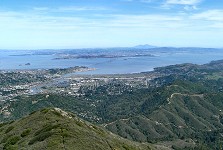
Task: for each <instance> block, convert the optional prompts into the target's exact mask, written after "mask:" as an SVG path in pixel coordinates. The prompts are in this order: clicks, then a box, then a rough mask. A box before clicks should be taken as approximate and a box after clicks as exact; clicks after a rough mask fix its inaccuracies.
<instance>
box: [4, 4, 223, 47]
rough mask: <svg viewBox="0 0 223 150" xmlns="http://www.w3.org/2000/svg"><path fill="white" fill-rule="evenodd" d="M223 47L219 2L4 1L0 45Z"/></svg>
mask: <svg viewBox="0 0 223 150" xmlns="http://www.w3.org/2000/svg"><path fill="white" fill-rule="evenodd" d="M141 44H149V45H154V46H174V47H216V48H220V47H221V48H223V2H222V1H220V0H212V1H211V0H112V1H111V0H79V1H78V0H38V1H37V0H22V1H18V0H1V1H0V49H66V48H100V47H102V48H103V47H131V46H135V45H141Z"/></svg>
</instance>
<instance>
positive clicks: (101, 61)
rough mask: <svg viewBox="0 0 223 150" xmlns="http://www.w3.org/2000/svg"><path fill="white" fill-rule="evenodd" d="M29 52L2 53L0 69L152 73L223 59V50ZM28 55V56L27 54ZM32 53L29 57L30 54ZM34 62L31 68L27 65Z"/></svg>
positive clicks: (90, 72) (0, 54)
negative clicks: (108, 54) (74, 55)
mask: <svg viewBox="0 0 223 150" xmlns="http://www.w3.org/2000/svg"><path fill="white" fill-rule="evenodd" d="M31 53H32V52H29V51H0V70H11V69H13V70H14V69H43V68H44V69H49V68H67V67H74V66H87V67H90V68H96V69H97V70H95V71H89V72H84V74H115V73H119V74H121V73H136V72H143V71H151V70H153V68H155V67H161V66H167V65H173V64H179V63H196V64H204V63H208V62H210V61H212V60H220V59H223V50H215V51H179V52H168V51H167V52H165V53H164V52H159V51H158V52H156V53H154V52H153V53H154V55H156V56H155V57H150V56H144V57H122V58H93V59H57V60H55V59H54V58H56V56H55V55H29V54H31ZM23 54H25V55H23ZM27 54H28V55H27ZM27 63H30V65H25V64H27Z"/></svg>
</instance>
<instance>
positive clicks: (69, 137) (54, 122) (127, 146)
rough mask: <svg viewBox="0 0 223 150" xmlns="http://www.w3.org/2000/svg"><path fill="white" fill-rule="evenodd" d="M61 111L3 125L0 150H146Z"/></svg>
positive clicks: (44, 113) (144, 145)
mask: <svg viewBox="0 0 223 150" xmlns="http://www.w3.org/2000/svg"><path fill="white" fill-rule="evenodd" d="M151 148H153V147H150V146H149V145H148V144H140V143H136V142H130V141H128V140H124V139H123V138H121V137H118V136H116V135H114V134H112V133H110V132H108V131H106V130H104V129H102V128H101V127H98V126H95V125H93V124H90V123H88V122H85V121H83V120H81V119H79V118H78V117H76V116H75V115H73V114H70V113H67V112H65V111H62V110H61V109H59V108H52V109H43V110H41V111H37V112H34V113H32V114H30V115H29V116H27V117H25V118H22V119H20V120H18V121H15V122H11V123H4V124H1V125H0V149H5V150H16V149H19V150H22V149H23V150H29V149H30V150H40V149H41V150H44V149H49V150H51V149H52V150H63V149H64V150H109V149H111V150H144V149H145V150H146V149H148V150H149V149H151Z"/></svg>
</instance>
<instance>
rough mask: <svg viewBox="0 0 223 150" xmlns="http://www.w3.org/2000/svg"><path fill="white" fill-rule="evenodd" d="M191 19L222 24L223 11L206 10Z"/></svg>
mask: <svg viewBox="0 0 223 150" xmlns="http://www.w3.org/2000/svg"><path fill="white" fill-rule="evenodd" d="M191 18H192V19H200V20H206V21H222V22H223V10H208V11H205V12H201V13H198V14H194V15H193V16H192V17H191Z"/></svg>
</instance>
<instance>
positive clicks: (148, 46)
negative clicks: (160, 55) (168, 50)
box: [133, 44, 157, 49]
mask: <svg viewBox="0 0 223 150" xmlns="http://www.w3.org/2000/svg"><path fill="white" fill-rule="evenodd" d="M133 48H137V49H149V48H157V47H156V46H153V45H149V44H145V45H137V46H134V47H133Z"/></svg>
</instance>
